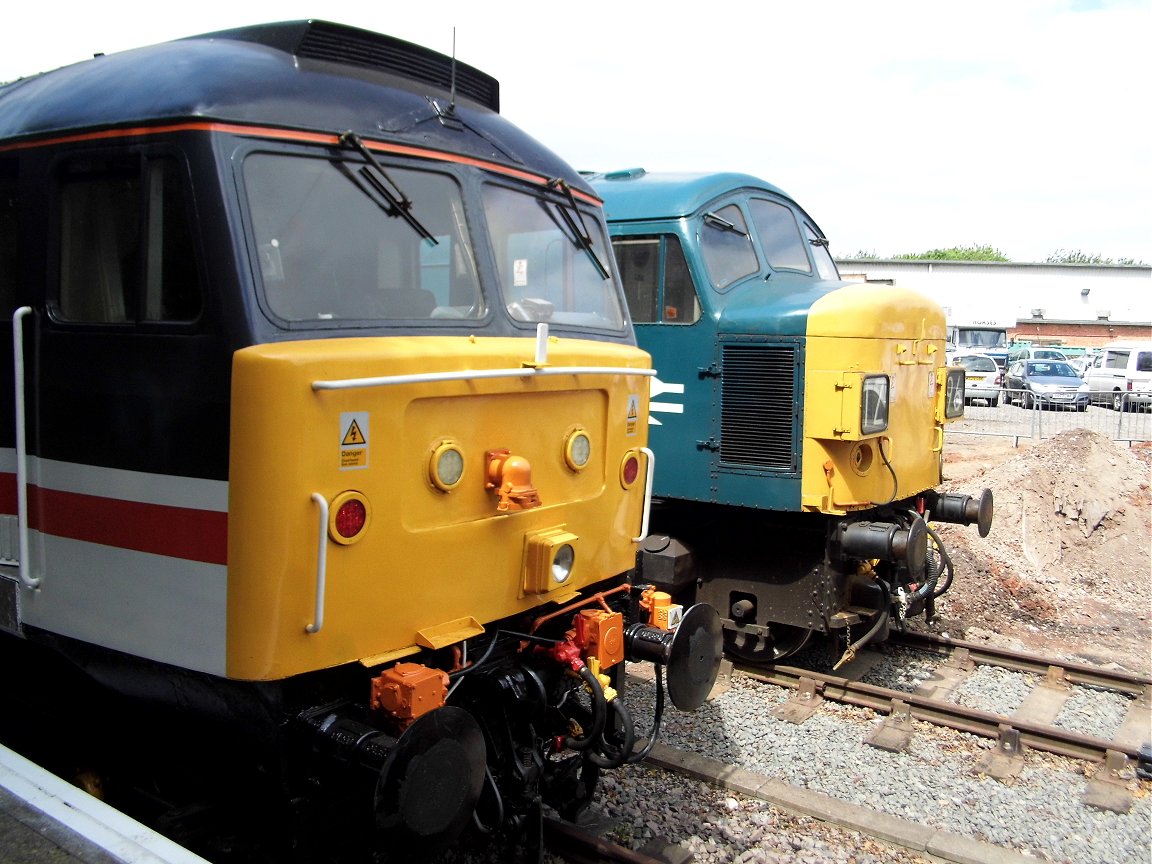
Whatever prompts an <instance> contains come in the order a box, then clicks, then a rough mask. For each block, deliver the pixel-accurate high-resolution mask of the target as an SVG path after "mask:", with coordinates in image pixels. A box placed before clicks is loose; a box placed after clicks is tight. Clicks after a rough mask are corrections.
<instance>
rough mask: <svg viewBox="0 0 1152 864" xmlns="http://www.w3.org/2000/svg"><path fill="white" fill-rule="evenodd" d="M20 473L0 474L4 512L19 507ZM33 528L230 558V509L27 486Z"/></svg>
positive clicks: (177, 553) (142, 548) (194, 556)
mask: <svg viewBox="0 0 1152 864" xmlns="http://www.w3.org/2000/svg"><path fill="white" fill-rule="evenodd" d="M16 509H17V508H16V477H15V475H14V474H0V512H3V513H9V514H15V513H16ZM28 517H29V518H28V522H29V526H30V527H31V528H32V529H33V530H37V531H41V532H43V533H45V534H52V535H55V536H57V537H67V538H69V539H71V540H83V541H85V542H87V543H99V544H101V545H103V546H117V547H120V548H122V549H133V550H135V551H137V552H149V553H151V554H154V555H167V556H169V557H171V558H184V559H187V560H189V561H201V562H203V563H205V564H227V563H228V514H227V513H221V512H219V511H216V510H196V509H192V508H189V507H173V506H170V505H167V504H146V503H143V502H140V501H125V500H124V499H122V498H104V497H102V496H99V495H84V494H81V493H78V492H61V491H59V490H56V489H41V488H40V487H38V486H29V487H28Z"/></svg>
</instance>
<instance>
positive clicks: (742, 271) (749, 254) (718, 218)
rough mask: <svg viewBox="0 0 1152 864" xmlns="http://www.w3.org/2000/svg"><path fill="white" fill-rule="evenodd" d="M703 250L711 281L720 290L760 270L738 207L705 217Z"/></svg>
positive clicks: (726, 208)
mask: <svg viewBox="0 0 1152 864" xmlns="http://www.w3.org/2000/svg"><path fill="white" fill-rule="evenodd" d="M700 251H701V252H702V253H703V254H704V266H706V267H707V268H708V278H709V279H711V280H712V284H713V285H715V286H716V288H717V290H720V291H723V290H724V289H725V288H727V287H728V286H729V285H731V284H732V283H733V282H735V281H736V280H737V279H740V278H742V277H744V276H749V275H751V274H753V273H755V272H756V271H757V270H758V269H759V268H760V265H759V264H758V263H757V261H756V250H755V249H753V248H752V237H751V234H750V233H749V231H748V223H747V222H745V221H744V214H743V213H742V212H741V211H740V208H739V207H737V206H736V205H735V204H729V205H728V206H727V207H721V208H720V209H719V210H716V211H711V212H708V213H705V214H704V219H703V224H702V225H701V228H700Z"/></svg>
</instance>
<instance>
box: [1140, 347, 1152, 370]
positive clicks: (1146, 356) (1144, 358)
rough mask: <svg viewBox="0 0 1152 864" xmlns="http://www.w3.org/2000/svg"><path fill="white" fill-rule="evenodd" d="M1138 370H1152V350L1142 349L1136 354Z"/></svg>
mask: <svg viewBox="0 0 1152 864" xmlns="http://www.w3.org/2000/svg"><path fill="white" fill-rule="evenodd" d="M1136 371H1137V372H1152V351H1141V352H1140V353H1139V354H1138V355H1137V356H1136Z"/></svg>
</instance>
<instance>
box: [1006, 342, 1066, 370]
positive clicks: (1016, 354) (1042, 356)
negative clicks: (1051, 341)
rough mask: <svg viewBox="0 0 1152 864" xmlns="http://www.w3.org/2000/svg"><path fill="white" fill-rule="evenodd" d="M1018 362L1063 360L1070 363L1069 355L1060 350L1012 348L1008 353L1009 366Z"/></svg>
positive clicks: (1025, 347) (1028, 347)
mask: <svg viewBox="0 0 1152 864" xmlns="http://www.w3.org/2000/svg"><path fill="white" fill-rule="evenodd" d="M1017 360H1063V361H1065V362H1067V361H1068V355H1067V354H1065V353H1064V352H1063V351H1061V350H1060V349H1059V348H1037V347H1035V346H1033V345H1026V346H1024V347H1022V348H1011V349H1009V351H1008V365H1009V366H1011V365H1012V364H1013V363H1015V362H1016V361H1017Z"/></svg>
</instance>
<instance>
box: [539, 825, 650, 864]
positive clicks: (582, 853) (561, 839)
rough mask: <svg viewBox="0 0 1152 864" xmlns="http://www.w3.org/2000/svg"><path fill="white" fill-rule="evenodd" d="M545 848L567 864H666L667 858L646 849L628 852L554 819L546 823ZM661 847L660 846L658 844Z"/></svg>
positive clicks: (624, 848) (621, 847) (622, 847)
mask: <svg viewBox="0 0 1152 864" xmlns="http://www.w3.org/2000/svg"><path fill="white" fill-rule="evenodd" d="M544 845H545V847H546V848H547V849H548V851H549V852H552V853H553V854H555V855H559V856H560V857H561V858H563V859H564V860H565V861H566V862H568V864H667V862H668V858H667V857H664V856H661V855H658V854H651V853H649V852H648V851H647V850H646V849H635V850H634V849H629V848H627V847H625V846H621V845H619V844H618V843H613V842H612V841H611V840H605V839H604V838H603V837H600V836H598V835H596V834H592V833H590V832H588V831H585V830H584V829H582V828H579V827H577V826H575V825H573V824H572V823H570V822H562V821H561V820H559V819H553V818H551V817H549V818H546V819H545V820H544ZM656 845H659V844H656Z"/></svg>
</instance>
